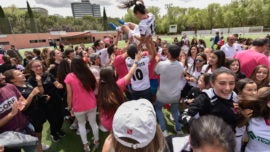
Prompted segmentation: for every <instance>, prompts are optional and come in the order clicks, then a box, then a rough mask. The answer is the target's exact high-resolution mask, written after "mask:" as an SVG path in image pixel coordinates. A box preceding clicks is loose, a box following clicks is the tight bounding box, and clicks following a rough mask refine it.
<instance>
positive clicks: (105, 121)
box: [99, 77, 128, 131]
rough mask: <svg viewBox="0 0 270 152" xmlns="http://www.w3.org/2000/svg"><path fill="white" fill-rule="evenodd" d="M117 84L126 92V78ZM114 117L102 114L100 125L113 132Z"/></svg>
mask: <svg viewBox="0 0 270 152" xmlns="http://www.w3.org/2000/svg"><path fill="white" fill-rule="evenodd" d="M116 84H117V86H118V87H119V88H120V89H121V90H122V91H124V90H125V88H126V85H127V84H128V82H126V80H125V78H124V77H123V78H121V79H119V80H117V82H116ZM113 116H114V114H112V115H110V116H108V115H106V114H105V113H101V114H100V117H99V119H100V123H101V124H102V126H103V127H104V128H106V129H107V130H108V131H111V130H112V121H113Z"/></svg>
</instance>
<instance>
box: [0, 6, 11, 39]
mask: <svg viewBox="0 0 270 152" xmlns="http://www.w3.org/2000/svg"><path fill="white" fill-rule="evenodd" d="M0 32H1V33H2V34H11V33H12V30H11V26H10V24H9V21H8V18H7V17H6V15H5V13H4V11H3V9H2V6H0Z"/></svg>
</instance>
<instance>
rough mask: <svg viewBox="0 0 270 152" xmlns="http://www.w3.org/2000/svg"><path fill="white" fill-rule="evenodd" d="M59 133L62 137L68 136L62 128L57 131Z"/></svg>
mask: <svg viewBox="0 0 270 152" xmlns="http://www.w3.org/2000/svg"><path fill="white" fill-rule="evenodd" d="M57 135H58V136H59V137H60V138H62V137H65V136H66V133H65V132H63V131H62V130H60V131H59V132H58V133H57Z"/></svg>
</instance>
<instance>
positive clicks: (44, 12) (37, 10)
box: [19, 7, 49, 16]
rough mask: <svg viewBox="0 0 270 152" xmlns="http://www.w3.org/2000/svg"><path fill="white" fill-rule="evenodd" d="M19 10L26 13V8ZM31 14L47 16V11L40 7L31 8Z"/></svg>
mask: <svg viewBox="0 0 270 152" xmlns="http://www.w3.org/2000/svg"><path fill="white" fill-rule="evenodd" d="M19 9H21V10H24V11H27V8H19ZM31 9H32V11H33V12H36V13H39V14H41V15H45V16H48V14H49V13H48V10H47V9H45V8H42V7H32V8H31Z"/></svg>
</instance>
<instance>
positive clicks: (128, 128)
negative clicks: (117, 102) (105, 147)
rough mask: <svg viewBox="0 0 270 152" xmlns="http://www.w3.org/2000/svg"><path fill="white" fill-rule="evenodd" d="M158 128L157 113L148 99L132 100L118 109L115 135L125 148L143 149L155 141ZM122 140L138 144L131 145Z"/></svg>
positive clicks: (114, 128) (114, 123)
mask: <svg viewBox="0 0 270 152" xmlns="http://www.w3.org/2000/svg"><path fill="white" fill-rule="evenodd" d="M156 126H157V121H156V113H155V110H154V108H153V105H152V103H151V102H150V101H148V100H146V99H139V100H132V101H128V102H125V103H123V104H122V105H121V106H120V107H119V108H118V109H117V111H116V113H115V115H114V118H113V135H114V138H115V139H116V140H117V141H118V142H119V143H120V144H122V145H123V146H126V147H130V148H133V149H138V148H143V147H146V146H147V145H148V144H149V143H151V141H152V140H153V139H154V137H155V134H156ZM122 138H129V139H132V140H135V141H137V142H138V143H135V144H134V143H129V142H127V141H125V140H123V139H122Z"/></svg>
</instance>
